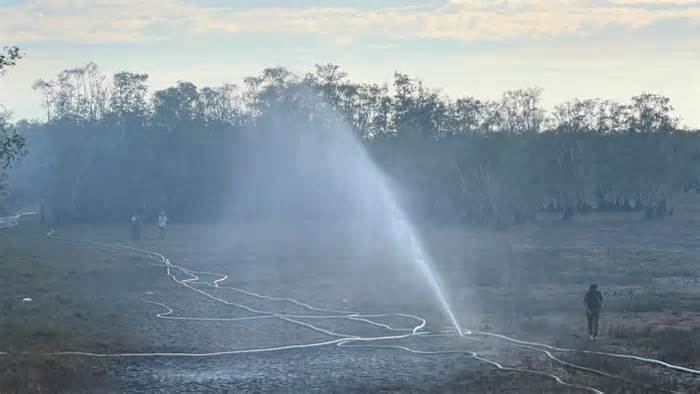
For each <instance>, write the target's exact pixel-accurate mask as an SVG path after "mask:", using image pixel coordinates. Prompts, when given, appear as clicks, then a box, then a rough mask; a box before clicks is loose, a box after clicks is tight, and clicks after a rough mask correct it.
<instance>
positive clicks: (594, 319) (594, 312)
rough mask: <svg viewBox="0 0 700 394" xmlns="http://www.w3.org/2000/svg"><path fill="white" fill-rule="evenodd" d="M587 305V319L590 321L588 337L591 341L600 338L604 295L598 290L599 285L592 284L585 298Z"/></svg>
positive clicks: (584, 301)
mask: <svg viewBox="0 0 700 394" xmlns="http://www.w3.org/2000/svg"><path fill="white" fill-rule="evenodd" d="M583 303H584V304H585V305H586V318H587V319H588V336H589V337H590V339H591V340H595V339H596V338H598V319H600V310H601V309H602V308H603V295H602V294H601V293H600V290H598V285H596V284H592V285H591V287H590V288H589V289H588V292H587V293H586V296H585V297H584V298H583Z"/></svg>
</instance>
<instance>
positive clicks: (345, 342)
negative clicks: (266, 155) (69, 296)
mask: <svg viewBox="0 0 700 394" xmlns="http://www.w3.org/2000/svg"><path fill="white" fill-rule="evenodd" d="M32 214H35V213H26V214H21V215H17V216H13V217H10V218H0V228H2V224H3V223H11V224H10V225H9V227H13V226H17V224H18V221H19V218H21V217H22V216H24V215H32ZM48 236H49V237H50V238H52V239H55V240H60V241H64V242H70V243H77V244H83V245H88V246H92V247H98V248H104V249H113V250H122V251H131V252H134V253H138V254H141V255H143V256H146V257H148V258H149V259H152V260H154V261H155V263H149V264H152V265H155V266H159V267H163V268H165V272H166V275H167V276H168V277H169V278H170V279H171V280H173V282H175V283H176V284H178V285H180V286H183V287H185V288H188V289H190V290H192V291H194V292H197V293H199V294H200V295H203V296H205V297H207V298H209V299H212V300H214V301H216V302H219V303H222V304H224V305H227V306H232V307H236V308H240V309H243V310H246V311H248V312H251V313H254V314H255V316H246V317H232V318H212V317H185V316H172V314H173V310H172V308H170V307H169V306H167V305H166V304H164V303H161V302H156V301H151V300H144V299H139V301H142V302H146V303H149V304H152V305H157V306H159V307H161V308H163V309H165V312H160V313H157V314H156V315H155V316H156V317H157V318H160V319H171V320H198V321H220V322H222V321H246V320H254V319H269V318H277V319H280V320H283V321H287V322H289V323H292V324H296V325H299V326H302V327H304V328H307V329H310V330H313V331H316V332H319V333H322V334H325V335H329V336H333V337H336V339H332V340H327V341H320V342H312V343H306V344H293V345H285V346H277V347H267V348H254V349H242V350H228V351H219V352H208V353H180V352H152V353H92V352H80V351H60V352H51V353H44V354H45V355H52V356H60V355H66V356H69V355H73V356H90V357H102V358H118V357H213V356H225V355H235V354H251V353H262V352H273V351H282V350H293V349H305V348H312V347H321V346H327V345H336V346H338V347H371V348H392V349H399V350H402V351H408V352H411V353H415V354H425V355H439V354H465V355H468V356H469V357H470V358H473V359H475V360H478V361H481V362H483V363H486V364H488V365H491V366H493V367H495V368H497V369H499V370H504V371H512V372H519V373H529V374H535V375H539V376H545V377H548V378H550V379H553V380H554V381H555V382H556V383H558V384H560V385H564V386H567V387H572V388H577V389H581V390H585V391H589V392H592V393H602V392H601V391H600V390H598V389H596V388H594V387H589V386H580V385H576V384H572V383H567V382H564V381H563V380H562V379H561V378H560V377H559V376H557V375H554V374H551V373H549V372H543V371H536V370H529V369H519V368H508V367H504V366H502V365H501V364H499V363H498V362H496V361H493V360H490V359H487V358H484V357H482V356H480V355H479V354H477V353H474V352H470V351H419V350H414V349H411V348H408V347H404V346H398V345H375V344H371V345H359V344H357V343H368V342H377V341H386V340H399V339H405V338H409V337H427V336H443V335H445V334H430V333H429V332H427V331H423V329H424V328H425V325H426V324H427V322H426V320H425V319H423V318H421V317H418V316H415V315H411V314H404V313H382V314H361V313H359V312H352V311H345V310H338V309H328V308H321V307H317V306H313V305H310V304H308V303H304V302H301V301H299V300H296V299H294V298H290V297H274V296H270V295H265V294H259V293H256V292H253V291H250V290H245V289H241V288H236V287H231V286H221V285H220V283H221V282H223V281H225V280H226V279H228V275H226V274H222V273H216V272H208V271H194V270H191V269H187V268H184V267H181V266H178V265H174V264H172V263H171V262H170V260H169V259H168V258H167V257H165V256H164V255H162V254H160V253H158V252H155V251H149V250H143V249H137V248H134V247H131V246H126V245H119V244H104V243H99V242H95V241H76V240H70V239H61V238H57V237H55V236H54V233H53V232H52V233H50V234H49V235H48ZM174 272H180V273H182V274H184V275H186V276H187V277H188V278H187V279H178V277H177V276H176V275H175V273H174ZM203 274H204V275H212V276H215V277H217V279H216V280H214V281H213V282H211V283H208V282H202V281H200V277H199V275H203ZM195 285H205V286H208V287H211V288H216V289H226V290H231V291H234V292H238V293H241V294H245V295H247V296H250V297H255V298H259V299H263V300H270V301H284V302H289V303H292V304H294V305H297V306H300V307H302V308H305V309H307V310H309V311H312V312H321V313H325V314H323V315H317V314H309V315H302V314H284V313H277V312H274V311H262V310H257V309H255V308H252V307H250V306H247V305H244V304H240V303H235V302H232V301H228V300H226V299H223V298H221V297H217V296H215V295H213V294H210V293H208V292H206V291H204V290H202V289H199V288H197V287H195ZM389 316H402V317H406V318H410V319H413V320H415V321H416V323H417V324H416V325H414V326H412V327H393V326H391V325H389V324H385V323H381V322H377V321H374V320H371V319H372V318H381V317H389ZM297 319H347V320H352V321H357V322H361V323H365V324H369V325H372V326H375V327H380V328H383V329H386V330H389V331H393V332H405V333H404V334H396V335H387V336H374V337H362V336H358V335H350V334H344V333H338V332H334V331H330V330H326V329H323V328H320V327H317V326H315V325H313V324H310V323H306V322H303V321H299V320H297ZM453 330H454V329H453ZM464 331H465V332H467V333H469V332H470V331H469V330H464ZM471 332H473V333H474V334H478V335H485V336H491V337H495V338H500V339H502V340H505V341H508V342H510V343H514V344H517V345H519V346H521V347H524V348H527V349H530V350H533V351H538V352H543V353H544V354H545V355H546V356H547V357H549V358H550V359H552V360H554V361H556V362H558V363H560V364H562V365H564V366H567V367H570V368H574V369H578V370H582V371H586V372H590V373H594V374H597V375H601V376H605V377H608V378H613V379H618V380H623V381H626V380H624V379H621V378H619V377H616V376H614V375H611V374H608V373H606V372H603V371H600V370H596V369H592V368H587V367H583V366H580V365H576V364H573V363H569V362H566V361H564V360H561V359H559V358H557V357H555V356H554V355H552V354H551V352H549V351H548V350H551V351H559V352H581V353H590V354H598V355H603V356H610V357H619V358H627V359H634V360H638V361H643V362H648V363H653V364H656V365H660V366H663V367H666V368H669V369H672V370H675V371H680V372H688V373H692V374H700V371H697V370H694V369H690V368H685V367H681V366H678V365H673V364H669V363H666V362H663V361H661V360H656V359H651V358H644V357H639V356H636V355H628V354H616V353H607V352H597V351H588V350H575V349H565V348H557V347H554V346H551V345H547V344H543V343H538V342H527V341H521V340H518V339H515V338H511V337H508V336H505V335H501V334H496V333H490V332H483V331H471ZM0 355H7V353H4V352H0ZM627 382H629V381H627Z"/></svg>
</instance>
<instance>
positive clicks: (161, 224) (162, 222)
mask: <svg viewBox="0 0 700 394" xmlns="http://www.w3.org/2000/svg"><path fill="white" fill-rule="evenodd" d="M167 225H168V217H167V216H166V215H165V212H163V211H161V212H160V215H158V230H159V231H160V239H163V238H165V233H166V230H167V228H166V226H167Z"/></svg>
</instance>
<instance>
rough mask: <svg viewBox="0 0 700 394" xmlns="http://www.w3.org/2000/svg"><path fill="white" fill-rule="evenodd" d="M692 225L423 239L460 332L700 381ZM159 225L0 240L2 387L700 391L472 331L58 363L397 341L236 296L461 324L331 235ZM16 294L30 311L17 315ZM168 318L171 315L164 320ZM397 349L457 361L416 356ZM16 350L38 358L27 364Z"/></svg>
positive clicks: (697, 240)
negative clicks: (597, 302)
mask: <svg viewBox="0 0 700 394" xmlns="http://www.w3.org/2000/svg"><path fill="white" fill-rule="evenodd" d="M692 206H694V204H688V205H687V207H692ZM683 212H685V214H684V213H683ZM697 217H698V216H697V215H696V213H695V212H693V211H692V210H691V209H690V208H687V209H686V210H685V211H681V212H680V213H679V214H677V215H676V217H674V218H672V219H669V220H666V221H658V222H647V221H643V220H641V219H639V218H638V217H637V215H635V214H619V215H618V214H605V215H600V214H597V215H590V216H581V217H578V218H577V220H576V222H575V223H567V224H562V223H559V222H557V221H555V220H553V219H550V218H547V217H546V216H544V217H542V219H541V220H540V222H539V223H538V224H536V225H529V226H524V227H519V228H515V229H513V230H510V231H507V232H497V231H486V230H465V229H463V228H455V229H451V228H427V229H425V231H424V239H425V241H426V245H427V246H428V248H429V251H430V254H431V255H432V256H434V258H435V261H436V262H437V264H436V265H437V266H438V271H439V272H440V276H441V277H442V278H444V282H445V284H446V287H447V288H448V293H449V294H450V298H451V300H452V304H453V306H454V308H455V309H456V311H457V315H458V318H460V320H461V322H462V325H463V326H464V327H467V328H472V329H474V330H482V331H489V332H497V333H502V334H506V335H509V336H512V337H516V338H518V339H524V340H531V341H537V342H542V343H547V344H550V345H556V346H558V347H562V348H570V349H578V350H592V351H602V352H611V353H624V354H638V355H642V356H646V357H653V358H660V359H662V360H664V361H667V362H671V363H674V364H678V365H681V366H685V367H689V368H697V366H698V365H700V363H699V361H700V329H699V328H698V327H700V324H699V323H700V313H699V312H698V311H700V279H699V277H700V274H699V273H698V270H697V267H698V261H697V258H698V250H700V235H696V234H700V232H699V231H700V222H699V221H698V220H697V219H696V218H697ZM321 228H322V229H323V231H321V230H320V229H321ZM152 230H153V231H147V232H146V239H145V240H143V241H140V242H131V241H128V240H127V237H128V229H127V228H126V227H125V226H124V227H119V226H69V227H64V228H58V229H56V234H55V236H56V238H54V239H50V238H47V237H46V233H47V229H46V228H44V227H43V226H40V225H39V224H38V223H35V222H34V219H25V220H22V223H21V225H20V226H19V227H18V228H9V229H4V230H0V231H1V232H0V267H1V268H2V269H1V270H0V275H2V277H3V283H5V285H4V286H3V287H2V288H1V289H0V299H1V302H2V304H1V305H2V315H1V316H2V317H1V320H0V334H1V335H0V350H2V351H4V352H8V353H9V354H7V355H4V356H2V357H1V358H0V362H1V363H3V364H4V365H2V367H3V368H2V369H3V371H4V372H3V375H1V377H2V380H1V381H0V384H2V391H22V392H27V391H35V392H41V391H80V390H83V391H90V392H95V391H105V392H111V391H146V392H152V391H160V392H173V391H188V390H189V391H246V390H247V391H278V392H279V391H282V392H309V391H321V392H348V391H357V392H365V391H402V392H403V391H454V392H494V393H495V392H523V391H527V392H585V390H580V389H577V388H575V387H572V386H564V385H561V384H557V383H556V382H555V381H554V380H553V379H551V377H548V376H543V375H538V374H533V373H527V372H514V371H503V370H498V369H496V368H494V367H493V365H491V364H488V363H486V362H484V361H480V360H477V359H475V358H473V357H471V356H470V354H469V353H467V352H478V354H479V355H480V356H482V357H484V358H486V359H489V360H492V361H495V362H498V363H500V364H502V365H503V366H504V367H512V368H519V369H527V370H531V371H539V372H546V373H549V374H555V375H557V376H559V377H561V379H563V381H565V382H567V383H571V384H574V385H580V386H587V387H595V388H597V389H600V390H603V391H605V392H659V391H660V390H662V389H672V390H677V391H681V392H698V391H700V376H697V375H693V374H688V373H682V372H676V371H671V370H669V369H667V368H662V367H659V366H655V365H653V364H649V363H643V362H639V361H634V360H628V359H621V358H615V357H608V356H601V355H596V354H583V353H576V352H554V354H555V355H556V356H557V357H558V358H560V359H562V360H565V361H568V362H572V363H576V364H577V365H580V366H587V367H590V368H595V369H596V370H600V371H603V372H606V373H609V374H611V375H614V376H616V377H620V378H621V379H622V380H620V379H613V378H610V377H605V376H600V375H599V374H596V373H591V372H584V371H581V370H580V369H573V368H567V367H564V366H563V365H562V364H560V363H558V362H555V361H553V360H551V359H549V358H548V357H547V356H546V354H544V353H543V352H542V351H541V350H542V349H541V348H536V349H531V348H523V347H522V346H516V345H514V344H512V343H509V342H508V341H504V340H502V339H499V338H494V337H489V336H485V335H481V334H476V333H475V334H473V335H469V336H467V337H465V338H463V339H458V338H455V337H454V336H453V335H443V336H435V337H427V336H426V337H418V336H412V337H407V338H402V339H397V340H385V341H373V342H372V343H371V345H373V347H366V348H365V347H362V348H354V349H353V348H351V346H353V345H362V343H349V344H348V346H342V347H338V346H336V345H337V343H334V344H328V345H324V346H315V347H309V348H295V349H287V350H280V351H272V352H261V353H243V354H230V355H220V356H211V357H187V356H155V357H121V358H112V359H104V358H97V357H86V356H67V355H63V356H46V353H51V352H56V351H82V352H93V353H100V354H114V353H191V354H200V353H216V352H229V351H245V350H251V349H263V348H277V347H285V346H289V345H299V344H314V343H322V342H329V341H333V340H335V339H337V337H336V336H334V334H344V335H349V336H359V337H379V336H383V335H396V332H393V331H391V330H388V329H387V328H386V327H382V326H379V325H376V324H375V325H373V324H367V323H366V322H362V321H357V320H352V319H345V318H343V319H339V318H327V319H319V318H318V316H320V315H322V313H320V312H319V311H310V310H309V309H308V308H306V307H304V306H300V305H298V304H295V303H292V302H289V301H284V300H274V299H265V298H260V297H256V296H255V295H250V294H245V293H241V292H239V291H235V290H231V289H226V288H225V287H228V286H230V287H235V288H238V289H245V290H247V291H251V292H255V293H258V294H261V295H267V296H273V297H280V298H283V297H284V298H286V297H291V298H294V299H296V300H299V301H303V302H305V303H308V304H310V305H312V306H314V307H317V308H325V309H331V310H338V309H340V310H344V311H361V312H362V313H363V314H379V313H385V312H388V313H396V312H402V313H406V314H411V315H418V316H420V317H422V318H424V319H426V320H427V324H426V326H425V328H424V330H425V331H426V332H427V331H429V332H432V333H439V332H440V331H442V330H443V329H445V328H447V327H448V326H449V324H448V322H447V320H446V319H445V317H444V316H442V314H441V313H440V311H439V309H438V308H437V306H436V304H435V301H434V300H433V298H432V296H431V294H430V292H429V291H427V289H425V288H424V287H425V285H424V284H423V283H421V282H419V281H416V278H415V277H414V276H413V275H411V274H410V272H409V271H410V269H409V268H407V267H406V266H402V265H395V264H383V262H382V261H381V260H382V258H381V252H380V253H375V254H372V257H367V256H363V255H362V254H361V253H359V252H358V251H357V250H354V249H353V248H352V247H349V246H348V245H347V242H343V241H342V240H343V239H344V237H343V234H342V233H339V232H333V231H329V230H328V226H323V227H321V226H319V225H318V224H316V223H307V224H304V225H298V226H295V227H294V228H292V229H289V228H284V227H283V226H280V225H279V224H274V223H255V224H245V225H244V224H240V225H237V226H223V225H211V226H206V225H175V226H173V227H172V228H171V230H170V233H169V235H168V237H167V239H165V240H156V239H155V238H156V231H155V229H152ZM65 240H93V241H97V242H100V244H99V245H105V244H110V245H114V244H120V245H129V246H131V247H134V248H137V249H138V250H136V251H135V250H130V249H125V248H105V247H99V245H95V244H89V243H75V242H67V241H65ZM379 249H381V245H380V246H379ZM142 250H147V251H157V252H159V253H161V254H163V255H165V256H167V257H168V258H169V259H170V261H171V262H172V264H175V265H177V266H180V267H186V268H188V269H190V270H195V271H206V272H208V273H204V274H199V275H197V276H199V279H197V280H192V279H193V278H192V277H191V276H188V275H187V273H186V272H184V271H177V270H173V272H172V273H173V275H174V277H175V279H177V281H180V282H182V281H186V283H188V284H190V286H191V287H187V286H183V285H182V283H178V282H177V281H175V280H173V279H172V278H170V277H168V275H167V272H166V271H167V270H166V267H163V266H162V264H160V262H159V261H158V259H157V258H153V255H149V254H147V253H143V252H141V251H142ZM216 273H221V274H227V275H228V277H226V278H225V279H224V278H223V277H222V276H221V275H217V274H216ZM447 273H449V275H448V274H447ZM188 279H190V280H192V282H187V280H188ZM591 281H595V282H597V283H599V284H600V286H601V289H602V290H603V292H604V296H605V310H604V313H603V317H602V320H601V329H602V338H601V339H600V340H599V341H598V342H595V343H591V342H589V341H587V340H584V339H582V338H583V337H584V334H585V332H584V329H583V328H584V327H583V324H584V320H585V318H584V316H583V314H582V306H581V303H582V297H583V293H584V292H585V290H586V288H587V285H588V283H590V282H591ZM217 285H220V286H219V287H212V286H217ZM196 289H199V290H202V291H204V292H206V294H207V295H204V294H202V293H200V292H197V290H196ZM24 297H31V298H32V302H29V303H25V302H22V301H21V300H22V298H24ZM212 297H215V298H212ZM221 300H224V301H225V302H226V303H228V304H226V303H223V302H221ZM232 304H238V305H239V306H235V305H232ZM240 305H244V306H246V307H248V308H252V309H253V310H256V311H265V312H274V313H278V314H281V313H283V314H285V315H297V316H301V315H309V314H314V315H316V316H315V317H312V318H309V317H306V318H301V317H300V318H296V320H297V321H301V322H303V323H306V324H312V325H313V327H315V328H321V329H322V330H326V331H328V333H327V334H325V333H323V332H320V331H319V330H317V329H310V328H308V327H305V326H303V325H301V324H298V323H295V322H290V321H286V320H284V319H280V318H277V317H266V318H256V319H246V318H250V317H255V316H259V315H260V314H259V313H255V312H251V311H250V310H247V309H245V308H241V307H240ZM168 309H170V310H171V313H169V314H167V313H166V312H168ZM312 312H313V313H312ZM159 313H161V314H162V313H166V314H165V315H161V316H164V317H170V318H165V319H164V318H157V317H156V314H159ZM326 314H329V313H326ZM331 314H332V313H331ZM335 314H336V315H337V314H338V313H335ZM173 317H175V318H174V319H173ZM181 318H186V319H181ZM190 318H196V319H198V320H189V319H190ZM237 319H238V320H237ZM372 321H374V322H378V323H381V324H384V325H388V326H390V327H392V328H406V329H411V328H413V327H415V326H417V321H416V320H415V319H413V318H410V317H406V316H399V315H395V314H391V315H388V316H382V317H377V318H373V320H372ZM381 346H384V347H381ZM390 346H402V347H406V348H410V349H412V350H415V351H420V352H435V351H449V352H452V353H444V354H418V353H411V352H408V351H406V350H401V349H397V348H392V347H390ZM537 349H540V350H537ZM24 352H28V353H30V354H20V353H24Z"/></svg>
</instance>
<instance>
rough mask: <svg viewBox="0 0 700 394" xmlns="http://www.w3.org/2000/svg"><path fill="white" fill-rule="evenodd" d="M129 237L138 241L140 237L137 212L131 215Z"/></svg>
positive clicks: (139, 218)
mask: <svg viewBox="0 0 700 394" xmlns="http://www.w3.org/2000/svg"><path fill="white" fill-rule="evenodd" d="M130 222H131V238H132V239H133V240H134V241H138V240H139V239H141V216H139V214H138V213H136V212H134V214H133V215H131V220H130Z"/></svg>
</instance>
